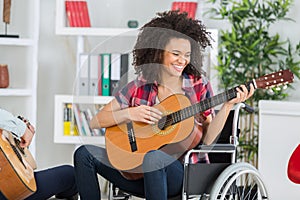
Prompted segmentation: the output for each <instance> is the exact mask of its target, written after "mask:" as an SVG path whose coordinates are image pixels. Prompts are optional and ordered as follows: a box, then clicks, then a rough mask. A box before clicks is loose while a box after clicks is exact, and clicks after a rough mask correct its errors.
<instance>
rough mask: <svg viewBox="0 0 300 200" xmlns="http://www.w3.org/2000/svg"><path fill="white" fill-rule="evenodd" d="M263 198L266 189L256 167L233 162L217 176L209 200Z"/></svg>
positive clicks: (261, 199) (265, 197)
mask: <svg viewBox="0 0 300 200" xmlns="http://www.w3.org/2000/svg"><path fill="white" fill-rule="evenodd" d="M227 199H228V200H246V199H247V200H248V199H255V200H265V199H268V195H267V190H266V188H265V185H264V184H263V182H262V179H261V177H260V174H259V173H258V171H257V169H256V168H255V167H253V166H252V165H250V164H248V163H235V164H232V165H230V166H229V167H227V168H226V169H225V170H224V171H223V172H222V173H221V174H220V176H219V177H218V178H217V180H216V182H215V183H214V185H213V186H212V189H211V192H210V200H227Z"/></svg>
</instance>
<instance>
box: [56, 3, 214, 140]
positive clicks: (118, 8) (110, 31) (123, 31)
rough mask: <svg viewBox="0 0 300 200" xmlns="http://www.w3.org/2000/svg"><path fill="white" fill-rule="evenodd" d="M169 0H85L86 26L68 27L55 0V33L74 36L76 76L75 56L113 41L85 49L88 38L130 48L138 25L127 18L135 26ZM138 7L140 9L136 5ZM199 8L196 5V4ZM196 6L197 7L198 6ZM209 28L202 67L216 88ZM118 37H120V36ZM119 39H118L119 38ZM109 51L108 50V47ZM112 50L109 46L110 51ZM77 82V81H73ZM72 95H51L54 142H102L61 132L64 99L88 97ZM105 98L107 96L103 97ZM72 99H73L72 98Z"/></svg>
mask: <svg viewBox="0 0 300 200" xmlns="http://www.w3.org/2000/svg"><path fill="white" fill-rule="evenodd" d="M172 2H173V0H163V1H161V0H151V1H148V0H126V1H125V0H103V1H92V0H87V4H88V9H89V15H90V20H91V26H92V27H90V28H81V27H79V28H77V27H68V26H67V19H66V14H65V0H56V19H55V20H56V27H55V32H56V34H57V35H59V36H63V37H75V38H76V56H77V64H76V70H77V73H76V74H77V76H78V74H79V71H80V64H79V56H80V55H81V54H85V53H90V52H92V53H103V52H102V51H104V52H105V51H107V50H106V46H109V47H110V48H111V49H113V48H115V47H112V46H114V45H115V44H114V43H113V42H112V45H111V44H110V43H109V44H108V45H103V48H99V47H98V46H97V45H96V46H93V47H90V48H89V49H87V48H86V47H87V46H89V45H91V44H89V39H94V38H96V40H95V41H97V42H94V41H93V42H91V43H92V44H95V43H99V41H98V39H99V38H100V39H102V40H100V43H102V44H103V43H108V42H107V41H108V40H110V41H114V40H116V41H120V42H122V43H123V42H124V43H126V42H127V43H126V48H125V49H126V50H127V49H130V50H132V49H131V48H129V47H131V46H133V44H134V42H135V39H136V36H137V33H138V28H134V29H132V28H128V27H127V23H126V22H127V21H128V20H137V21H138V24H139V27H140V26H141V25H143V24H145V23H146V22H148V21H149V20H150V19H152V18H153V17H154V16H155V14H156V13H157V12H162V11H166V10H170V9H171V5H172ZM198 4H203V2H202V1H200V0H199V1H198ZM138 8H140V9H138ZM198 8H199V6H198ZM199 9H200V8H199ZM199 13H201V14H202V12H201V10H198V11H197V14H196V17H197V15H199ZM208 31H209V32H211V34H212V38H213V40H214V41H213V44H212V48H209V49H208V50H207V52H206V62H207V63H206V64H207V66H209V67H207V68H206V69H205V70H206V71H207V74H208V75H209V78H210V80H211V81H212V85H213V87H214V88H217V81H216V74H217V72H216V70H215V69H214V66H215V65H216V64H217V54H218V30H217V29H209V30H208ZM120 38H121V39H120ZM119 39H120V40H119ZM121 46H122V45H121V44H119V43H117V49H122V50H120V52H123V53H124V52H126V50H125V51H124V50H123V49H124V48H123V47H121ZM108 51H110V50H108ZM113 51H115V50H111V52H113ZM130 70H131V71H130V72H129V79H130V77H131V75H130V74H131V72H132V69H130ZM77 84H78V83H77ZM75 88H76V90H75V94H78V86H77V87H75ZM72 98H73V97H72V96H64V95H58V96H56V97H55V115H54V117H55V133H54V142H56V143H66V144H81V143H82V142H86V143H97V144H104V140H103V138H97V140H95V138H94V137H88V136H84V137H77V136H71V137H70V136H63V134H62V126H63V124H62V123H63V119H62V117H63V115H62V112H63V105H64V103H67V102H73V101H75V102H77V103H87V102H88V101H89V100H88V98H87V97H79V96H77V97H76V98H73V99H72ZM90 98H95V99H97V101H96V102H98V103H99V102H100V103H103V102H104V103H105V102H108V101H109V100H110V98H112V97H95V96H92V97H90ZM107 98H108V99H107ZM75 99H76V100H75Z"/></svg>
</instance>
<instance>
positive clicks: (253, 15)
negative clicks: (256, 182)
mask: <svg viewBox="0 0 300 200" xmlns="http://www.w3.org/2000/svg"><path fill="white" fill-rule="evenodd" d="M208 3H211V5H213V6H212V8H210V9H209V11H208V14H210V16H211V17H212V18H214V19H217V20H224V21H226V22H228V23H229V25H230V27H229V28H228V29H226V30H222V29H220V38H219V54H218V66H216V69H217V71H218V77H219V80H220V88H222V89H228V88H232V87H234V86H236V85H238V84H243V83H246V82H247V81H249V80H252V79H253V78H257V77H260V76H263V75H265V74H269V73H272V72H275V71H279V70H282V69H290V70H291V71H292V72H293V74H294V75H295V76H296V77H298V78H299V77H300V67H299V66H300V65H299V64H300V61H299V56H300V43H298V44H296V45H292V44H291V42H290V41H289V39H284V40H282V39H281V36H280V35H279V34H277V33H275V34H274V33H271V32H270V27H271V25H273V24H275V23H277V22H278V21H279V20H292V19H289V18H287V17H286V15H287V13H288V11H289V9H290V7H291V6H292V3H293V1H292V0H264V1H260V0H208ZM288 87H290V88H291V87H292V86H291V85H288ZM289 91H290V90H284V89H282V88H281V89H278V88H273V89H271V90H257V91H256V92H255V94H254V95H253V98H251V99H249V100H248V101H247V102H246V103H248V104H249V105H250V106H252V107H254V108H257V106H258V102H259V100H262V99H265V100H282V99H285V98H286V97H288V95H289ZM240 121H241V129H242V130H241V132H242V135H241V137H240V141H239V143H240V145H239V146H240V154H239V156H240V158H241V159H242V160H243V161H247V162H250V163H252V164H253V165H255V166H256V165H257V152H258V134H259V133H258V111H257V109H256V110H255V112H254V113H252V114H249V113H242V116H241V120H240Z"/></svg>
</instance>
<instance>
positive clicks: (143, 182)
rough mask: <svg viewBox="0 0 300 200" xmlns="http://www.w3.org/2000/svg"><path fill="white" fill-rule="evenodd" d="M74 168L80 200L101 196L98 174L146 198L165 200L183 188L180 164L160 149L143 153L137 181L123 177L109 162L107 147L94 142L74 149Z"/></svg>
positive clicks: (97, 198) (93, 199)
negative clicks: (141, 175)
mask: <svg viewBox="0 0 300 200" xmlns="http://www.w3.org/2000/svg"><path fill="white" fill-rule="evenodd" d="M74 168H75V175H76V182H77V187H78V191H79V195H80V199H81V200H99V199H101V191H100V186H99V183H98V178H97V174H99V175H101V176H102V177H103V178H105V179H107V180H108V181H110V182H111V183H113V184H114V185H115V186H117V187H118V188H119V189H121V190H123V191H126V192H129V193H131V194H134V195H137V196H142V197H146V199H147V200H166V199H167V197H171V196H176V195H178V194H180V193H181V190H182V182H183V165H182V164H181V163H180V162H179V161H178V160H176V159H174V158H173V157H171V156H169V155H168V154H166V153H164V152H162V151H159V150H156V151H151V152H149V153H147V154H146V155H145V157H144V161H143V164H142V168H143V172H144V178H142V179H138V180H128V179H126V178H124V177H123V176H122V175H121V173H120V172H119V171H118V170H116V169H114V168H113V167H112V166H111V165H110V163H109V161H108V157H107V153H106V150H105V149H103V148H101V147H97V146H93V145H84V146H81V147H79V148H78V149H77V150H76V152H75V154H74Z"/></svg>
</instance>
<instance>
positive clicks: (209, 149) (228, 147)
mask: <svg viewBox="0 0 300 200" xmlns="http://www.w3.org/2000/svg"><path fill="white" fill-rule="evenodd" d="M197 149H199V150H202V151H206V152H207V153H210V152H212V151H221V152H224V151H234V150H235V149H236V146H234V145H233V144H214V145H200V146H199V147H198V148H197ZM197 149H196V150H197Z"/></svg>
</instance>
